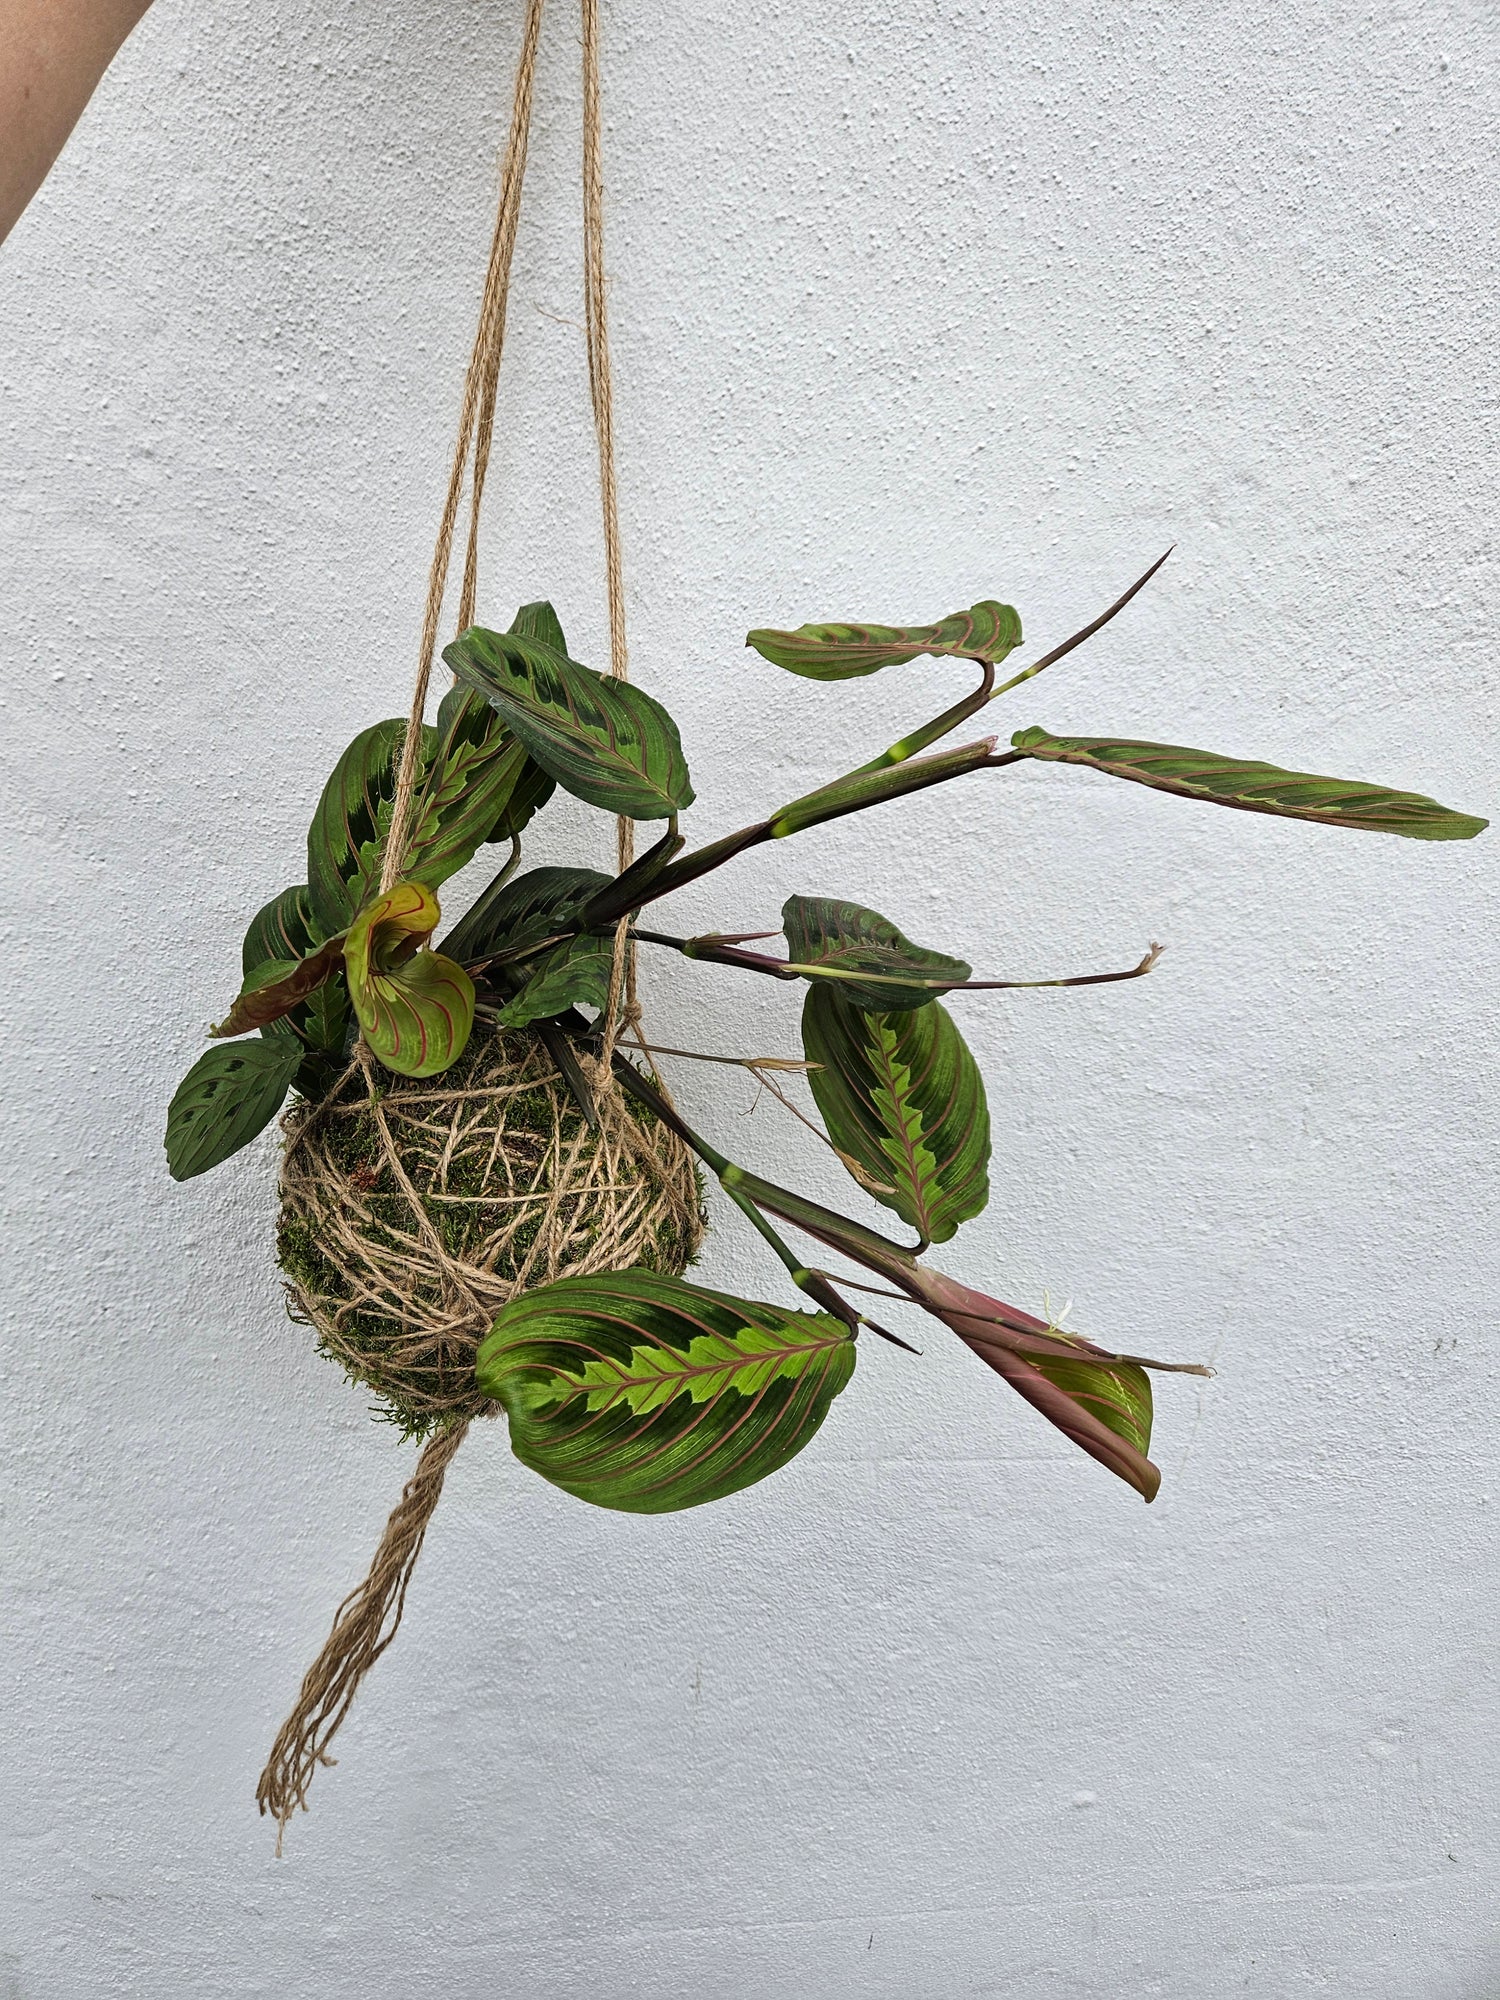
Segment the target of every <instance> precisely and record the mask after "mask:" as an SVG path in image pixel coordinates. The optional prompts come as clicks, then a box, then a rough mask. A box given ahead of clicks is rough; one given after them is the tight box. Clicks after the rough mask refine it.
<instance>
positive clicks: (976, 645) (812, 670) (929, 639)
mask: <svg viewBox="0 0 1500 2000" xmlns="http://www.w3.org/2000/svg"><path fill="white" fill-rule="evenodd" d="M1020 643H1021V614H1020V613H1019V612H1018V611H1017V610H1016V609H1015V608H1014V606H1013V605H1009V604H997V603H996V601H995V600H994V598H992V597H987V598H985V599H984V601H983V602H982V603H979V604H972V605H970V607H969V609H968V610H967V611H955V612H954V613H953V615H952V616H951V617H949V618H941V619H939V620H938V622H937V624H936V625H799V626H798V628H797V630H796V631H795V632H776V631H771V630H769V629H764V628H763V629H761V630H759V631H755V632H748V633H747V634H746V635H745V644H746V645H747V646H752V647H753V648H754V649H755V651H756V652H757V653H759V654H760V655H761V657H762V659H766V660H769V661H770V662H771V663H772V665H773V666H777V667H785V668H786V669H787V671H788V672H789V673H793V674H802V675H804V676H805V677H806V678H807V679H808V680H814V681H846V680H854V679H856V678H857V677H858V676H860V675H862V674H873V673H878V672H879V670H880V669H881V668H882V667H893V666H898V665H900V664H901V663H902V662H904V661H906V660H916V659H920V658H921V657H922V655H923V654H925V653H935V654H938V655H940V656H943V655H948V656H956V657H958V658H960V659H965V660H989V661H991V662H993V661H998V660H1003V659H1004V658H1005V657H1006V655H1007V654H1008V653H1013V652H1014V651H1015V649H1016V647H1017V646H1019V645H1020Z"/></svg>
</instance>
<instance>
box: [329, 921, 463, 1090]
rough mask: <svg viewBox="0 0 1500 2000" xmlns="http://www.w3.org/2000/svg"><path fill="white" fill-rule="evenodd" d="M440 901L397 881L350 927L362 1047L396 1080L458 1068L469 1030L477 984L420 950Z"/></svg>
mask: <svg viewBox="0 0 1500 2000" xmlns="http://www.w3.org/2000/svg"><path fill="white" fill-rule="evenodd" d="M439 914H440V912H439V910H438V901H437V897H436V896H434V895H433V893H432V891H431V890H430V889H428V888H426V887H424V886H423V884H422V883H420V882H398V883H397V884H396V886H395V887H394V888H393V889H388V890H387V891H386V892H385V894H384V895H382V896H376V897H375V898H374V900H373V901H372V902H370V903H368V904H366V906H365V908H364V909H363V910H361V911H360V913H359V915H358V916H357V917H356V918H355V920H354V922H353V923H352V924H351V925H350V927H349V936H348V938H347V939H346V941H345V944H344V964H345V969H346V971H347V974H348V979H349V997H350V999H351V1000H352V1001H353V1003H354V1011H355V1013H356V1014H357V1015H358V1016H359V1025H360V1027H361V1028H362V1029H363V1030H364V1036H365V1040H366V1041H367V1042H368V1043H369V1045H370V1047H371V1049H372V1050H373V1051H374V1053H375V1054H376V1055H377V1056H378V1057H379V1058H380V1060H381V1062H383V1063H384V1064H385V1066H386V1068H387V1069H390V1070H394V1071H395V1072H396V1074H397V1075H398V1076H436V1075H438V1074H439V1073H440V1072H441V1071H443V1070H445V1069H447V1067H448V1066H449V1064H450V1063H453V1062H456V1061H457V1059H458V1057H459V1056H460V1055H462V1054H463V1051H464V1045H465V1044H466V1043H467V1041H468V1039H469V1034H470V1031H471V1029H472V1028H473V1026H474V982H473V981H472V980H471V979H470V977H469V975H468V974H467V973H466V972H465V971H464V969H463V967H462V966H461V965H455V964H454V962H453V961H452V959H450V958H444V957H443V956H442V954H441V953H440V952H435V951H425V950H423V949H422V946H423V945H425V943H426V941H427V939H428V938H430V937H431V936H432V933H433V931H434V930H435V929H436V928H437V922H438V917H439Z"/></svg>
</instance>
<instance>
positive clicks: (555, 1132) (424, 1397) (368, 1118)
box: [277, 1033, 703, 1437]
mask: <svg viewBox="0 0 1500 2000" xmlns="http://www.w3.org/2000/svg"><path fill="white" fill-rule="evenodd" d="M531 1053H532V1045H531V1043H530V1041H529V1038H527V1037H524V1036H521V1035H516V1034H510V1035H504V1034H484V1033H478V1034H476V1035H475V1036H474V1037H473V1038H472V1040H471V1042H470V1045H469V1047H468V1049H467V1050H466V1051H465V1052H464V1055H463V1056H462V1057H461V1058H460V1060H459V1062H458V1063H456V1064H455V1065H454V1066H453V1068H452V1069H451V1070H449V1071H447V1072H446V1074H445V1075H444V1076H443V1077H442V1078H440V1079H437V1080H436V1082H429V1083H426V1084H420V1085H412V1086H403V1085H401V1084H400V1083H399V1082H398V1081H397V1080H396V1079H392V1081H391V1085H390V1088H389V1089H388V1091H387V1092H385V1093H384V1096H385V1100H386V1103H385V1108H386V1112H387V1115H388V1117H390V1118H391V1119H392V1121H393V1124H394V1126H395V1129H396V1130H398V1131H400V1130H401V1129H402V1125H401V1120H402V1118H403V1117H409V1116H411V1115H412V1108H411V1107H403V1098H405V1097H407V1096H410V1095H416V1094H428V1093H431V1092H432V1091H434V1090H435V1089H441V1090H447V1091H455V1092H457V1091H463V1090H465V1089H468V1088H473V1087H478V1086H479V1085H480V1084H481V1083H482V1082H483V1080H484V1078H485V1077H486V1076H487V1075H493V1073H494V1070H495V1068H496V1067H497V1065H504V1066H514V1067H519V1066H520V1065H521V1063H522V1062H524V1061H525V1060H526V1059H527V1058H528V1056H529V1055H530V1054H531ZM361 1090H362V1086H360V1085H359V1084H358V1081H357V1080H356V1082H355V1083H354V1084H352V1085H351V1086H350V1087H349V1096H348V1098H347V1100H346V1103H347V1105H348V1107H349V1108H348V1110H347V1111H345V1110H340V1112H339V1113H338V1115H336V1116H332V1117H328V1118H326V1119H325V1120H323V1121H320V1125H321V1136H322V1139H323V1143H324V1144H325V1146H326V1148H327V1151H328V1153H329V1155H330V1156H331V1160H332V1163H333V1167H334V1172H335V1174H336V1175H338V1176H340V1177H342V1179H343V1180H344V1181H347V1182H349V1183H351V1184H352V1185H351V1191H350V1195H349V1212H350V1213H353V1212H356V1205H357V1209H358V1211H359V1212H362V1215H363V1220H362V1222H361V1226H360V1231H359V1233H360V1236H361V1238H362V1241H363V1243H364V1244H365V1245H366V1246H368V1249H369V1252H370V1253H371V1255H372V1258H373V1260H374V1261H375V1262H376V1263H377V1264H378V1263H379V1262H380V1259H381V1253H382V1252H388V1251H391V1250H394V1249H396V1248H397V1247H398V1245H400V1244H401V1243H402V1242H403V1241H406V1240H408V1239H409V1238H410V1235H411V1232H412V1215H411V1209H410V1205H409V1202H408V1200H407V1197H406V1194H405V1193H404V1191H403V1190H402V1189H401V1188H400V1187H399V1185H398V1184H397V1182H396V1180H395V1177H394V1176H393V1174H392V1173H391V1170H390V1166H389V1163H388V1162H387V1160H386V1158H385V1153H384V1149H383V1147H382V1144H381V1141H380V1137H379V1134H378V1131H377V1128H376V1124H375V1119H374V1116H373V1114H372V1113H371V1112H370V1110H369V1109H368V1107H367V1106H366V1105H364V1104H363V1103H361V1102H360V1097H361ZM424 1115H426V1116H429V1117H433V1118H435V1119H437V1120H438V1121H442V1120H444V1119H445V1118H446V1116H447V1113H446V1112H445V1111H444V1110H443V1109H442V1107H441V1106H438V1105H434V1106H432V1107H430V1110H425V1111H424ZM636 1115H638V1116H639V1118H640V1122H641V1124H642V1125H643V1126H644V1127H645V1128H646V1129H647V1130H650V1129H652V1128H653V1127H654V1126H655V1125H656V1123H657V1121H656V1119H655V1118H654V1117H653V1116H652V1115H651V1114H650V1113H649V1112H645V1111H642V1112H640V1113H638V1114H636ZM581 1135H582V1143H583V1145H584V1146H585V1147H587V1146H588V1145H589V1144H590V1143H591V1140H590V1138H589V1136H588V1135H587V1132H586V1127H585V1123H584V1119H583V1115H582V1113H581V1112H580V1111H579V1109H578V1107H577V1105H576V1104H574V1103H573V1102H572V1100H571V1099H565V1098H563V1097H562V1096H561V1095H560V1096H559V1098H558V1099H556V1100H554V1098H553V1095H552V1093H551V1091H550V1090H548V1089H546V1088H538V1089H534V1090H522V1091H518V1092H517V1093H516V1095H515V1096H513V1097H511V1098H509V1099H507V1101H506V1105H505V1139H504V1146H505V1149H506V1151H507V1153H508V1154H509V1156H510V1159H511V1162H512V1164H513V1166H514V1168H515V1170H516V1172H517V1178H518V1179H519V1180H520V1181H521V1182H522V1183H523V1185H524V1184H529V1182H530V1179H531V1176H532V1172H533V1170H534V1168H535V1166H536V1163H537V1162H538V1161H539V1160H542V1159H545V1158H546V1156H547V1154H548V1153H549V1152H550V1149H551V1147H552V1145H553V1143H554V1137H556V1139H557V1140H559V1141H560V1143H561V1147H562V1148H563V1150H564V1151H566V1150H568V1149H569V1148H571V1146H572V1145H573V1144H574V1143H575V1141H579V1140H580V1136H581ZM413 1136H414V1137H415V1138H420V1135H419V1134H415V1133H414V1134H413ZM488 1156H489V1139H488V1137H486V1138H484V1139H483V1140H476V1141H475V1142H474V1143H472V1144H471V1145H469V1146H459V1147H457V1148H454V1149H452V1150H449V1151H447V1152H441V1153H440V1149H438V1148H436V1147H433V1148H432V1149H431V1150H430V1151H424V1150H423V1149H422V1147H421V1146H420V1144H418V1145H417V1146H415V1148H414V1149H413V1150H412V1151H411V1152H407V1151H406V1150H405V1149H404V1148H403V1157H402V1165H403V1168H404V1169H405V1171H406V1173H407V1174H408V1176H409V1178H410V1179H411V1180H412V1183H413V1185H414V1186H415V1187H416V1188H417V1189H418V1191H419V1193H420V1194H421V1195H422V1197H423V1206H424V1209H425V1212H426V1214H427V1216H428V1218H429V1220H430V1221H431V1223H432V1225H433V1227H434V1228H435V1230H436V1231H437V1234H438V1236H439V1238H440V1240H441V1242H442V1244H443V1247H444V1249H445V1250H446V1252H447V1253H448V1255H449V1256H450V1257H452V1258H453V1259H454V1260H455V1261H472V1259H473V1258H474V1256H475V1255H476V1254H477V1253H479V1252H480V1251H481V1249H482V1246H484V1245H486V1244H487V1243H489V1242H491V1241H492V1240H493V1239H494V1237H495V1236H497V1235H498V1234H499V1233H500V1232H501V1231H502V1230H503V1229H504V1228H505V1226H506V1224H507V1223H511V1224H516V1226H515V1227H514V1228H513V1231H512V1233H511V1235H510V1237H509V1239H508V1241H507V1242H506V1243H505V1244H504V1247H503V1249H502V1251H501V1253H500V1255H499V1257H498V1258H497V1259H496V1261H495V1263H494V1264H493V1266H492V1268H493V1270H494V1273H495V1276H496V1278H497V1279H498V1280H499V1281H500V1282H501V1283H502V1284H504V1283H509V1282H511V1281H512V1280H513V1279H514V1277H515V1276H516V1274H517V1273H518V1272H519V1270H520V1269H521V1268H522V1266H523V1265H524V1263H525V1259H526V1255H527V1252H528V1251H529V1250H530V1248H531V1246H532V1245H533V1244H534V1242H535V1240H536V1236H537V1231H538V1229H539V1227H540V1226H541V1222H542V1218H543V1214H544V1209H545V1203H546V1200H547V1195H548V1193H549V1190H548V1189H547V1187H546V1186H539V1187H538V1191H537V1202H536V1206H535V1208H534V1209H533V1210H530V1211H528V1212H526V1213H525V1214H524V1215H523V1216H522V1217H521V1219H520V1221H519V1223H518V1224H517V1223H516V1208H515V1204H514V1202H494V1203H491V1202H488V1201H486V1200H485V1199H484V1197H485V1196H486V1195H489V1194H491V1193H493V1194H495V1195H507V1194H509V1193H511V1191H512V1190H511V1188H510V1186H509V1184H508V1183H507V1182H506V1179H505V1175H504V1172H503V1170H502V1171H501V1172H500V1173H499V1174H498V1176H494V1175H491V1174H489V1172H488V1171H487V1169H488ZM693 1175H694V1185H695V1190H696V1206H697V1208H698V1210H699V1211H700V1213H701V1210H702V1206H703V1181H702V1176H701V1174H700V1173H699V1172H698V1169H697V1167H696V1166H695V1167H694V1169H693ZM444 1197H447V1198H446V1199H445V1198H444ZM455 1197H457V1199H455ZM595 1240H597V1238H596V1235H590V1236H587V1237H585V1238H584V1239H583V1241H582V1242H581V1243H580V1244H578V1245H577V1246H575V1248H574V1250H573V1253H572V1254H573V1256H574V1257H575V1258H576V1257H579V1256H582V1255H584V1254H586V1252H587V1249H588V1248H591V1247H592V1244H593V1242H594V1241H595ZM693 1253H694V1243H693V1240H692V1238H691V1237H690V1235H689V1234H688V1233H687V1232H685V1231H684V1229H683V1228H682V1226H681V1224H680V1223H679V1222H678V1221H677V1219H676V1217H675V1215H673V1214H672V1213H671V1212H670V1211H669V1210H664V1211H663V1214H662V1218H661V1227H660V1231H659V1233H658V1234H657V1235H656V1237H655V1239H654V1241H652V1242H651V1243H650V1244H649V1245H648V1246H647V1248H646V1249H645V1250H644V1252H643V1254H642V1256H641V1260H640V1261H641V1262H642V1263H643V1264H645V1265H646V1266H647V1268H649V1269H651V1270H654V1271H665V1272H669V1273H673V1274H679V1273H681V1272H682V1271H683V1270H684V1269H686V1267H687V1265H688V1263H689V1262H690V1261H691V1257H692V1255H693ZM277 1255H278V1258H279V1261H280V1263H281V1268H282V1270H283V1271H284V1272H285V1273H286V1276H287V1278H288V1279H289V1280H290V1282H291V1285H292V1287H293V1288H294V1291H295V1293H296V1295H297V1296H298V1299H299V1300H300V1303H301V1306H302V1308H303V1310H304V1311H305V1313H306V1315H307V1317H308V1318H309V1319H311V1321H312V1323H313V1324H314V1325H315V1326H316V1325H317V1324H318V1321H319V1319H320V1318H329V1319H331V1318H332V1316H333V1314H335V1313H337V1314H338V1335H339V1341H340V1343H341V1346H342V1347H344V1348H347V1349H348V1350H349V1352H347V1353H346V1352H343V1351H340V1348H339V1347H336V1346H334V1345H333V1344H332V1343H331V1342H330V1341H329V1340H328V1338H327V1337H326V1335H324V1334H323V1333H321V1332H320V1334H319V1341H318V1345H319V1348H320V1350H321V1351H322V1352H323V1353H324V1354H326V1355H327V1356H328V1357H329V1358H330V1359H331V1360H335V1361H337V1362H338V1363H339V1365H340V1366H341V1367H343V1368H344V1370H345V1371H346V1373H347V1374H348V1375H349V1377H350V1379H351V1380H352V1381H355V1382H357V1383H359V1384H361V1385H362V1386H363V1387H365V1388H367V1389H369V1390H372V1391H373V1392H374V1394H375V1396H376V1398H377V1399H378V1400H377V1406H376V1410H375V1414H376V1415H377V1416H378V1417H380V1418H381V1419H382V1420H384V1421H387V1422H390V1423H393V1424H395V1425H396V1426H397V1427H398V1428H399V1429H400V1430H401V1431H402V1433H403V1434H404V1435H406V1436H409V1437H425V1436H427V1435H429V1434H430V1433H431V1432H433V1431H435V1430H437V1429H439V1428H441V1427H442V1426H443V1425H444V1424H446V1423H452V1422H456V1421H458V1420H459V1419H460V1418H461V1417H462V1416H464V1415H465V1414H472V1413H473V1410H474V1409H475V1408H477V1407H479V1406H480V1399H479V1398H478V1395H477V1391H476V1390H475V1387H474V1377H473V1369H472V1366H470V1365H469V1364H468V1363H466V1362H465V1363H464V1364H463V1365H462V1366H460V1365H458V1364H456V1363H455V1362H453V1361H451V1360H449V1361H447V1362H444V1361H443V1360H442V1358H441V1357H440V1356H438V1355H436V1354H434V1355H433V1356H432V1358H431V1365H426V1364H425V1363H419V1364H413V1363H412V1362H411V1361H410V1360H409V1359H407V1358H403V1357H402V1356H401V1355H400V1353H399V1350H400V1349H401V1348H402V1347H403V1346H405V1347H407V1348H409V1347H410V1343H411V1332H410V1328H409V1327H407V1326H406V1325H404V1324H403V1322H402V1321H401V1320H399V1319H397V1318H395V1317H393V1316H388V1315H387V1314H384V1313H381V1312H378V1311H373V1310H370V1309H368V1308H362V1309H359V1310H349V1302H350V1301H351V1300H352V1299H353V1298H354V1297H355V1292H354V1289H353V1288H352V1287H351V1285H350V1283H349V1280H348V1278H347V1277H346V1275H345V1273H344V1272H343V1271H342V1270H341V1269H340V1268H339V1266H338V1264H337V1263H335V1262H334V1261H333V1259H332V1258H330V1256H329V1255H328V1254H327V1250H326V1248H325V1245H324V1244H323V1242H322V1241H320V1238H319V1233H318V1230H317V1229H316V1228H315V1227H314V1226H313V1225H312V1224H310V1223H309V1222H308V1220H307V1219H306V1218H305V1217H304V1216H303V1215H301V1214H299V1213H296V1212H294V1210H293V1209H292V1208H291V1207H290V1206H289V1205H288V1206H284V1207H283V1209H282V1215H281V1221H280V1225H279V1228H278V1232H277ZM419 1292H420V1287H419ZM438 1292H439V1287H438V1283H437V1277H436V1273H434V1278H433V1283H432V1285H431V1288H430V1293H429V1294H428V1296H429V1297H430V1298H431V1299H432V1300H433V1301H436V1299H437V1297H438ZM299 1316H301V1315H300V1314H299ZM351 1355H352V1356H353V1357H354V1358H353V1359H351ZM429 1399H433V1400H437V1401H440V1402H443V1403H446V1404H450V1405H451V1406H452V1408H451V1409H450V1411H449V1413H448V1414H436V1415H435V1414H434V1412H433V1411H432V1409H431V1408H430V1407H428V1406H427V1405H428V1401H429Z"/></svg>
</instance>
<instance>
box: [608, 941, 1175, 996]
mask: <svg viewBox="0 0 1500 2000" xmlns="http://www.w3.org/2000/svg"><path fill="white" fill-rule="evenodd" d="M631 935H632V937H634V938H635V940H636V942H637V943H638V944H659V945H665V946H667V947H668V948H669V949H671V950H673V951H680V952H681V953H682V955H683V957H684V958H691V959H697V960H700V961H702V962H703V963H705V964H709V965H737V966H740V967H741V968H743V970H744V971H746V972H762V973H765V974H766V975H767V976H768V977H769V978H772V979H830V980H834V981H837V980H844V981H847V982H848V983H849V984H851V985H864V986H896V987H902V988H905V989H910V988H912V987H917V988H919V989H921V990H922V991H924V992H930V993H932V994H933V995H934V996H938V995H941V994H944V993H1022V992H1035V991H1040V990H1041V989H1042V988H1044V987H1051V986H1111V985H1114V984H1116V983H1117V982H1119V981H1120V980H1122V979H1141V978H1143V977H1144V976H1145V974H1146V973H1148V972H1150V970H1151V969H1152V967H1153V966H1154V965H1155V964H1156V962H1157V960H1158V959H1159V958H1160V957H1161V955H1162V952H1163V950H1164V949H1165V947H1164V946H1162V945H1159V944H1153V945H1152V946H1151V948H1150V950H1149V951H1148V952H1147V953H1146V955H1145V957H1144V958H1143V959H1142V960H1141V962H1140V963H1139V965H1132V966H1130V967H1129V968H1128V970H1126V971H1124V972H1077V973H1073V974H1071V975H1070V976H1069V977H1068V978H1066V979H919V978H917V977H916V976H915V975H914V974H907V973H903V972H862V971H860V970H859V969H858V968H857V967H850V966H844V965H801V964H799V963H798V962H797V961H796V960H795V959H788V958H773V957H772V956H771V955H770V953H769V952H761V951H741V950H740V949H739V948H738V946H736V945H733V944H730V943H728V942H726V940H725V939H724V938H722V937H721V936H719V935H718V934H717V933H714V932H710V933H709V934H707V935H706V936H704V937H695V938H676V937H668V936H667V935H666V934H665V933H664V932H662V931H641V930H637V931H632V932H631ZM747 935H755V934H754V933H747ZM767 935H772V933H767Z"/></svg>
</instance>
